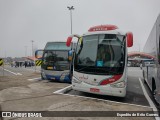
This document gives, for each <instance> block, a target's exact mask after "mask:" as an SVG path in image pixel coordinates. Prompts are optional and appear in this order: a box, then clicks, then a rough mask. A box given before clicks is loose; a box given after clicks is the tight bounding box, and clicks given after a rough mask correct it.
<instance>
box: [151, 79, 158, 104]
mask: <svg viewBox="0 0 160 120" xmlns="http://www.w3.org/2000/svg"><path fill="white" fill-rule="evenodd" d="M152 95H153V98H154V100H155V101H156V84H155V80H154V79H152ZM156 103H157V101H156Z"/></svg>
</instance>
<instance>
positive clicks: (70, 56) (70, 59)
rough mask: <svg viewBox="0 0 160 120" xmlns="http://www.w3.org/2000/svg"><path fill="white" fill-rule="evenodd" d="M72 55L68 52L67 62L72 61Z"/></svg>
mask: <svg viewBox="0 0 160 120" xmlns="http://www.w3.org/2000/svg"><path fill="white" fill-rule="evenodd" d="M72 54H73V51H72V50H70V51H68V60H69V61H72Z"/></svg>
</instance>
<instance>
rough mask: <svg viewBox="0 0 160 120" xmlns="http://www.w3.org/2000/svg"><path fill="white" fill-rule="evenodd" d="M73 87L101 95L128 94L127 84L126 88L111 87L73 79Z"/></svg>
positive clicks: (119, 95)
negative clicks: (76, 81) (75, 81)
mask: <svg viewBox="0 0 160 120" xmlns="http://www.w3.org/2000/svg"><path fill="white" fill-rule="evenodd" d="M72 89H73V90H77V91H82V92H87V93H93V94H99V95H110V96H117V97H125V96H126V86H125V87H124V88H116V87H111V86H110V85H104V86H93V85H89V84H87V83H84V82H81V83H74V82H73V81H72Z"/></svg>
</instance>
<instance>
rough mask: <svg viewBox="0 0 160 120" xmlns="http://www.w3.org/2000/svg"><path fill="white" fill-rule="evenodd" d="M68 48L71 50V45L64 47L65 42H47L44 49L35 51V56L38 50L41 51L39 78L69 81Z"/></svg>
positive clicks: (70, 70) (69, 59)
mask: <svg viewBox="0 0 160 120" xmlns="http://www.w3.org/2000/svg"><path fill="white" fill-rule="evenodd" d="M70 50H72V46H71V47H66V43H65V42H48V43H47V44H46V46H45V48H44V50H38V51H36V56H38V54H39V53H38V52H43V54H42V58H41V59H42V64H41V78H42V79H47V80H54V81H60V82H71V79H70V78H71V76H72V69H71V66H72V65H71V63H72V58H69V51H70ZM70 56H71V55H70Z"/></svg>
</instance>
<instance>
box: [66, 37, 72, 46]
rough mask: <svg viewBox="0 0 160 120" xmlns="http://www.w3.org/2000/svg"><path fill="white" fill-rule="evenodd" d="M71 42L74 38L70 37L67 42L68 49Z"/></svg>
mask: <svg viewBox="0 0 160 120" xmlns="http://www.w3.org/2000/svg"><path fill="white" fill-rule="evenodd" d="M71 42H72V37H68V38H67V42H66V46H67V47H70V45H71Z"/></svg>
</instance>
